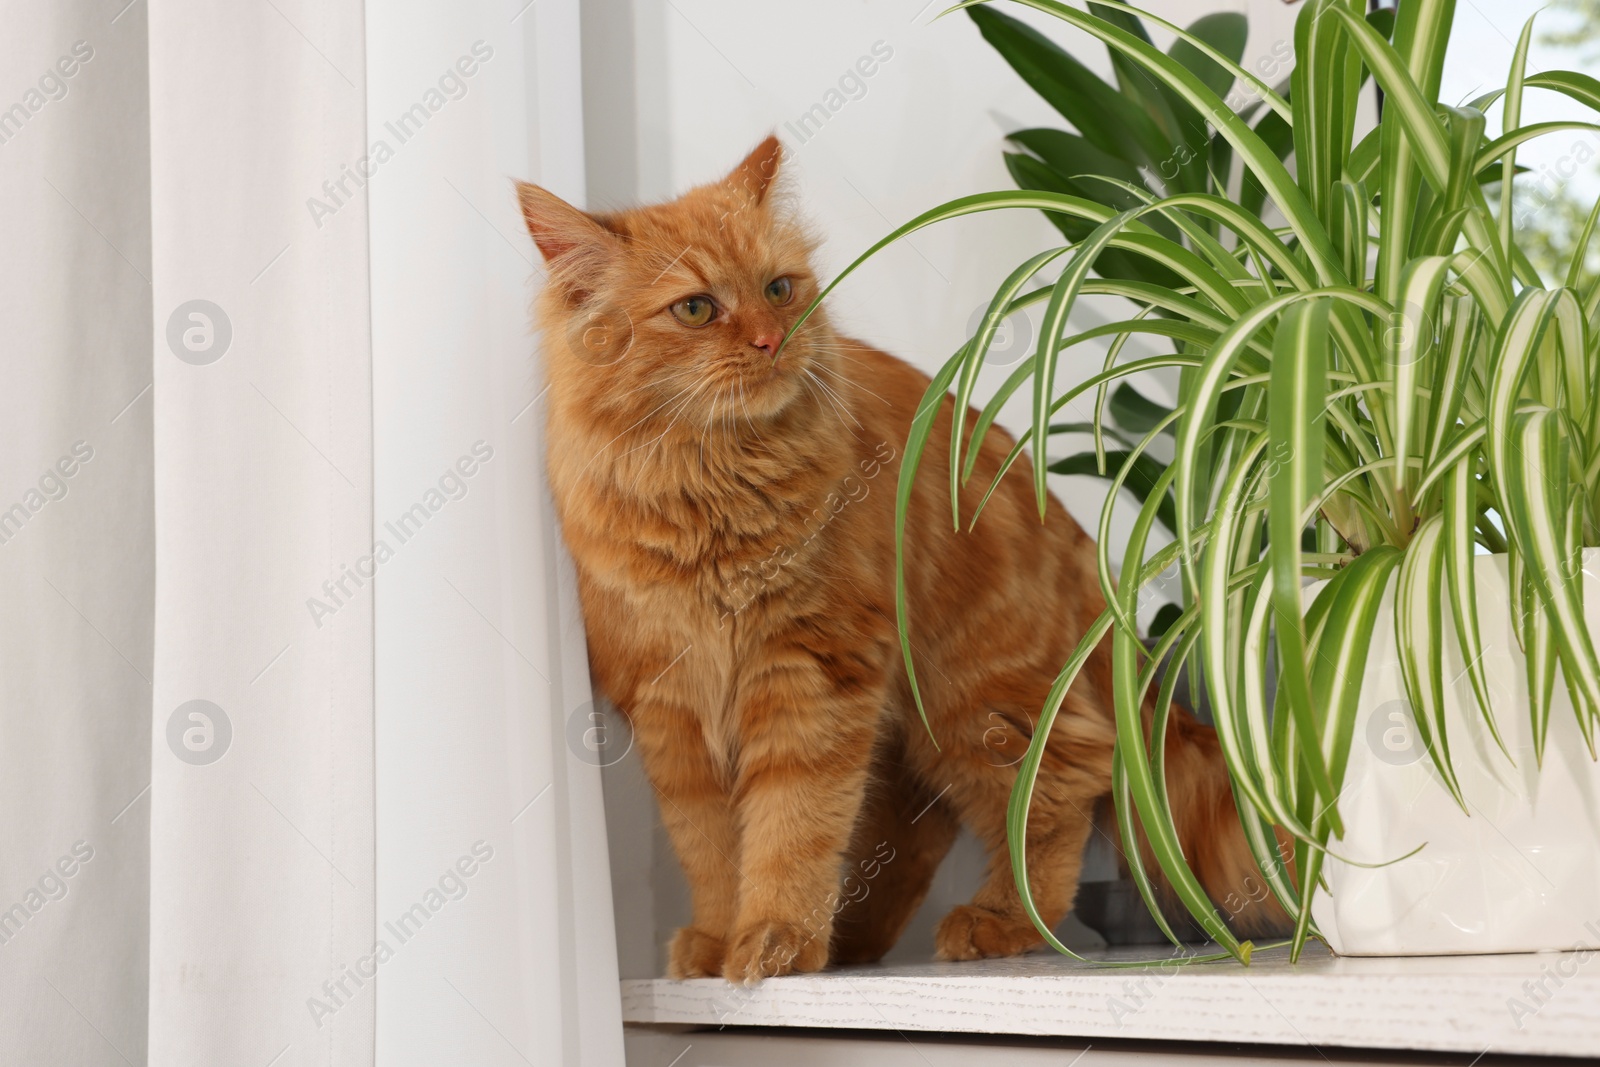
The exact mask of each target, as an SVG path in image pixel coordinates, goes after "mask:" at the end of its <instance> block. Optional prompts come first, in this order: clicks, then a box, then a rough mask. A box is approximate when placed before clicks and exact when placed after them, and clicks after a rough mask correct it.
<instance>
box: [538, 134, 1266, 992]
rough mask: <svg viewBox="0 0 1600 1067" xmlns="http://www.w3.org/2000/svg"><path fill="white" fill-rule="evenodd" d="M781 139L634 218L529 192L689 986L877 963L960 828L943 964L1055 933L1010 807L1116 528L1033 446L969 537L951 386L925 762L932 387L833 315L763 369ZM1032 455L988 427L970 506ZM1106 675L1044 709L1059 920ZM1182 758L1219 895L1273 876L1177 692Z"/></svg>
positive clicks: (1099, 660) (794, 257) (781, 325)
mask: <svg viewBox="0 0 1600 1067" xmlns="http://www.w3.org/2000/svg"><path fill="white" fill-rule="evenodd" d="M781 155H782V150H781V147H780V145H779V143H778V141H777V139H776V138H771V137H769V138H768V139H767V140H766V141H764V142H762V144H761V145H760V146H758V147H757V148H756V149H755V151H754V152H752V153H751V154H750V155H749V157H748V158H746V159H745V160H744V162H743V163H741V164H740V165H739V167H737V168H736V169H735V170H734V171H733V173H732V174H731V175H729V177H728V178H727V179H725V180H724V181H721V182H718V183H713V184H710V185H706V186H702V187H700V188H697V189H694V190H692V191H690V192H689V193H687V194H685V195H684V196H683V197H682V198H680V199H678V200H676V201H673V202H672V203H669V204H663V205H659V206H654V207H644V208H639V209H636V210H630V211H623V212H617V213H614V214H586V213H584V212H582V211H579V210H578V209H576V208H574V207H572V206H570V205H568V204H567V203H565V202H564V201H562V200H560V199H559V198H558V197H556V196H554V195H553V194H551V193H549V192H547V191H545V190H544V189H541V188H539V187H538V186H534V185H528V184H520V183H519V185H518V194H519V199H520V201H521V205H522V210H523V214H524V216H525V219H526V221H527V225H528V230H529V232H530V233H531V234H532V236H533V239H534V241H535V242H536V243H537V245H538V247H539V249H540V251H541V252H542V253H543V254H544V257H545V260H546V261H547V263H548V265H549V268H550V270H549V281H548V284H546V285H545V287H544V290H543V293H542V295H541V296H540V298H539V301H538V306H537V319H538V323H539V325H540V327H541V330H542V334H543V338H544V346H543V358H544V368H545V374H546V376H547V379H548V382H549V400H548V402H549V420H548V448H549V456H548V464H549V477H550V484H551V488H552V490H553V492H554V496H555V502H556V506H557V508H558V511H559V514H560V518H561V525H562V530H563V534H564V536H565V539H566V542H567V545H568V547H569V548H570V550H571V552H572V556H573V559H574V560H575V562H576V564H577V573H578V583H579V590H580V594H581V597H582V603H583V611H584V618H585V625H586V628H587V631H588V643H589V658H590V666H591V672H592V674H593V679H594V684H595V685H596V687H597V688H598V689H599V691H600V692H601V693H603V694H604V695H605V696H606V697H607V698H609V699H610V700H611V701H612V702H613V703H615V704H616V705H617V706H618V707H619V708H621V709H622V710H623V711H624V712H625V713H626V714H627V715H628V716H629V717H630V718H631V720H632V724H633V729H634V734H635V738H636V743H637V745H638V747H639V751H640V753H641V755H642V756H643V759H644V766H645V770H646V772H647V774H648V775H649V778H650V781H651V783H652V785H653V787H654V789H655V792H656V795H657V797H658V799H659V802H660V808H661V817H662V819H663V821H664V822H665V824H666V828H667V830H668V832H669V834H670V835H671V838H672V842H673V845H674V847H675V849H676V851H677V854H678V858H679V860H680V861H681V863H682V865H683V870H684V873H685V875H686V876H687V878H688V882H689V887H690V890H691V893H692V897H693V908H694V918H693V925H691V926H687V927H684V928H683V929H680V930H679V931H678V932H677V934H676V935H675V936H674V937H673V939H672V942H671V944H670V946H669V950H668V951H669V971H670V974H671V975H672V976H673V977H675V978H692V977H703V976H714V975H722V976H724V977H726V978H727V979H728V980H730V981H733V982H739V983H750V982H754V981H759V980H760V979H762V978H763V977H767V976H772V975H781V974H788V973H790V972H804V971H816V970H818V969H820V968H822V967H824V966H826V965H827V964H828V963H829V962H830V961H834V962H864V961H870V960H876V959H878V958H879V957H881V956H882V955H883V954H884V952H886V951H887V950H888V949H889V948H890V946H892V945H893V944H894V942H895V940H896V938H898V937H899V935H900V932H901V930H902V929H903V928H904V926H905V924H906V923H907V921H908V920H909V919H910V917H911V915H912V914H913V913H914V912H915V911H916V910H917V907H918V905H919V904H920V903H921V901H922V899H923V897H924V895H925V894H926V893H927V890H928V885H929V882H930V881H931V879H932V877H933V874H934V871H935V869H936V868H937V867H938V865H939V862H940V860H941V859H942V858H943V857H944V855H945V853H946V851H947V850H948V849H949V847H950V843H951V841H952V840H953V839H954V837H955V835H956V831H957V828H958V827H959V826H962V825H965V826H967V827H969V828H970V829H971V830H972V831H973V832H974V833H975V834H976V835H977V836H978V837H979V838H980V839H981V840H982V841H983V842H984V844H985V845H986V846H987V848H988V850H989V854H990V862H989V872H988V878H987V881H986V882H985V883H984V885H983V887H982V888H981V889H980V890H979V891H978V893H977V895H976V896H975V897H974V898H973V900H972V902H971V903H970V904H965V905H962V906H960V907H958V908H956V909H955V910H954V911H952V912H951V913H950V914H949V915H948V916H946V917H945V918H944V920H943V921H942V922H940V923H939V926H938V930H937V934H936V943H937V948H938V954H939V956H940V957H941V958H945V959H953V960H970V959H977V958H981V957H986V956H1006V955H1012V954H1014V953H1018V952H1021V951H1023V950H1025V949H1028V948H1030V947H1032V946H1035V945H1038V944H1040V943H1041V941H1042V939H1041V938H1040V936H1039V934H1038V931H1037V930H1035V929H1034V926H1033V924H1032V922H1030V921H1029V919H1028V917H1027V915H1026V914H1025V913H1024V912H1023V909H1022V905H1021V902H1020V899H1019V897H1018V894H1017V890H1016V886H1015V884H1014V882H1013V879H1012V873H1011V863H1010V860H1009V858H1008V854H1007V848H1006V827H1005V821H1006V820H1005V816H1006V803H1007V799H1008V797H1009V795H1010V792H1011V784H1012V780H1013V778H1014V777H1015V766H1014V765H1015V763H1016V762H1017V760H1018V759H1019V758H1020V757H1021V755H1022V753H1023V751H1024V750H1025V749H1026V746H1027V744H1028V740H1029V737H1030V735H1031V729H1032V723H1033V721H1034V719H1035V717H1036V716H1037V714H1038V711H1039V709H1040V708H1041V707H1042V705H1043V703H1044V699H1045V694H1046V692H1047V691H1048V689H1049V688H1050V684H1051V681H1052V679H1053V678H1054V676H1055V674H1056V672H1057V671H1058V670H1059V669H1060V666H1061V664H1062V663H1063V662H1064V661H1065V660H1066V658H1067V656H1068V655H1069V654H1070V652H1071V650H1072V648H1073V646H1074V644H1075V643H1076V642H1077V640H1078V638H1079V636H1080V635H1081V634H1082V633H1083V632H1084V631H1085V629H1086V628H1087V627H1088V626H1089V625H1090V624H1091V622H1092V621H1093V620H1094V618H1095V617H1096V616H1097V615H1098V614H1099V613H1100V611H1101V610H1102V608H1103V607H1104V602H1103V600H1102V598H1101V594H1100V586H1099V582H1098V579H1097V577H1096V568H1095V557H1094V546H1093V543H1092V542H1091V541H1090V539H1089V538H1088V536H1087V535H1086V534H1085V533H1084V532H1083V531H1082V530H1081V529H1080V528H1079V527H1078V525H1077V523H1075V522H1074V521H1073V520H1072V518H1071V517H1070V516H1069V515H1068V514H1067V512H1066V511H1065V510H1064V509H1063V508H1062V507H1061V505H1060V504H1059V503H1058V502H1057V501H1055V500H1054V499H1051V501H1050V504H1049V513H1048V515H1047V516H1046V521H1045V522H1044V523H1042V524H1041V523H1040V521H1039V517H1038V514H1037V511H1036V508H1035V504H1034V500H1033V495H1032V488H1031V484H1032V483H1031V473H1030V470H1029V467H1028V461H1027V460H1026V459H1022V460H1020V461H1019V462H1018V464H1017V469H1015V470H1013V471H1012V472H1011V474H1010V475H1009V477H1008V478H1007V480H1006V482H1005V483H1004V484H1002V485H1001V487H1000V489H999V490H998V491H997V492H996V493H995V495H994V497H993V499H991V500H990V502H989V504H988V506H987V509H986V511H985V513H984V515H983V518H982V521H980V522H979V523H978V525H977V529H976V531H975V532H972V533H956V532H953V531H952V529H951V520H950V503H949V499H948V495H947V494H948V491H949V490H948V486H949V475H948V465H947V464H948V456H949V427H950V411H951V410H952V409H953V402H952V401H951V400H950V399H949V398H948V397H947V398H946V400H945V410H944V411H943V412H941V414H940V421H939V422H938V423H937V424H936V428H935V430H934V432H933V436H932V438H931V440H930V442H929V445H928V449H927V453H926V456H925V458H924V460H923V470H922V471H921V472H920V476H919V478H918V481H917V488H916V494H915V496H914V497H913V499H912V502H911V510H910V517H909V522H908V524H907V531H908V534H907V546H908V547H907V564H906V565H907V583H908V590H909V597H910V613H911V626H912V630H911V636H912V641H913V644H914V654H915V657H916V662H917V673H918V679H919V682H920V684H921V687H922V693H923V700H924V702H925V704H926V707H927V712H928V718H929V723H930V724H931V726H932V730H933V735H934V737H935V738H937V740H938V747H937V748H936V747H935V745H934V741H933V739H931V738H930V737H929V735H928V731H927V730H926V729H924V727H923V725H922V723H921V721H920V720H919V718H918V716H917V712H916V709H915V706H914V704H913V702H912V699H911V694H910V687H909V684H908V682H907V680H906V676H905V668H904V664H903V661H902V658H901V654H900V648H899V643H898V639H897V636H896V628H895V610H894V499H895V484H896V481H897V479H898V477H899V461H900V452H901V450H902V449H903V447H904V443H905V440H906V434H907V430H908V428H909V426H910V422H911V418H912V415H913V413H914V411H915V409H916V406H917V404H918V402H919V401H920V399H921V397H922V394H923V390H924V389H925V388H926V387H927V384H928V378H927V376H926V375H924V374H923V373H922V372H921V371H918V370H916V369H914V368H913V367H911V366H909V365H908V364H906V363H903V362H901V361H900V360H898V359H896V358H894V357H893V356H890V355H887V354H886V353H883V352H880V351H878V350H876V349H874V348H872V347H871V346H869V345H867V344H864V343H862V342H860V341H854V340H851V339H849V338H847V337H843V336H841V335H839V334H837V333H835V332H834V330H833V328H832V326H830V325H829V322H828V318H827V315H826V314H825V311H823V310H819V312H818V313H817V314H815V315H813V316H812V317H811V318H810V319H809V320H807V322H806V324H805V326H804V327H803V328H802V329H801V331H800V332H799V333H798V334H797V335H796V336H795V337H793V338H792V339H791V340H790V341H789V343H788V344H787V345H786V346H784V347H783V350H782V352H781V354H778V358H777V359H776V360H775V359H774V355H775V354H777V353H778V349H779V345H780V342H781V341H782V340H783V338H784V336H785V334H786V333H787V331H788V330H789V328H790V326H791V325H792V324H793V323H794V321H795V320H796V319H797V318H798V317H799V314H800V312H801V311H802V310H803V309H804V308H805V307H806V306H807V305H808V304H809V303H810V302H811V301H812V299H813V298H814V297H815V296H816V294H817V291H818V284H817V278H816V276H815V274H814V273H813V271H812V268H811V264H810V260H811V253H812V248H813V241H812V240H811V238H809V237H808V236H807V235H806V233H805V232H804V230H803V229H802V228H801V227H800V226H799V225H798V224H797V223H796V221H795V219H794V218H793V217H792V215H790V214H789V213H787V212H785V211H784V210H782V209H781V207H780V206H779V204H778V202H777V201H778V198H777V197H776V196H774V195H773V184H774V179H775V178H776V176H777V173H778V168H779V162H780V159H781ZM969 425H971V424H970V422H969ZM1011 444H1012V439H1011V438H1009V437H1008V436H1006V435H1005V434H1004V433H1002V432H1001V431H999V430H998V429H994V430H990V431H989V433H988V435H987V437H986V438H985V439H984V441H983V442H982V445H981V452H980V458H979V460H978V464H977V476H976V477H975V478H974V479H973V483H972V489H971V492H972V498H971V499H969V500H967V501H966V502H965V506H964V510H965V511H966V513H967V514H971V511H972V508H973V506H974V505H975V504H976V502H977V496H978V494H980V493H981V491H982V487H985V486H987V485H988V484H989V481H990V479H992V477H993V476H994V473H995V471H996V470H997V469H998V466H999V464H1000V462H1001V461H1002V459H1003V458H1004V457H1005V455H1006V454H1007V451H1008V450H1009V448H1010V446H1011ZM1110 691H1111V669H1110V645H1109V643H1107V644H1105V645H1102V646H1101V648H1100V649H1099V650H1098V652H1097V653H1096V656H1095V658H1094V659H1093V660H1092V661H1091V662H1090V664H1089V665H1088V666H1087V668H1086V669H1085V670H1084V672H1083V674H1082V676H1081V677H1080V678H1079V680H1078V682H1077V683H1076V685H1075V686H1074V687H1073V689H1072V691H1071V693H1070V694H1069V695H1068V697H1067V700H1066V704H1065V706H1064V707H1063V709H1062V712H1061V715H1060V716H1059V718H1058V719H1057V721H1056V726H1055V729H1054V731H1053V736H1052V737H1051V740H1050V747H1049V749H1048V753H1047V756H1046V758H1045V765H1044V769H1043V773H1042V775H1041V777H1040V781H1039V785H1038V790H1037V793H1036V796H1035V799H1034V804H1033V814H1032V822H1031V825H1030V826H1029V828H1028V847H1029V856H1030V877H1031V879H1032V882H1033V885H1032V889H1033V897H1034V900H1035V902H1036V904H1037V907H1038V908H1039V910H1040V912H1041V914H1042V915H1043V916H1044V917H1045V919H1047V920H1048V921H1049V922H1050V923H1052V924H1054V923H1056V922H1058V921H1059V920H1060V919H1061V918H1062V917H1063V916H1064V915H1065V914H1066V913H1067V911H1068V909H1069V908H1070V907H1071V906H1072V902H1073V897H1074V895H1075V893H1076V891H1077V883H1078V871H1079V865H1080V860H1081V856H1082V853H1083V848H1084V844H1085V841H1086V840H1087V838H1088V836H1089V835H1090V834H1091V833H1093V832H1095V822H1094V814H1095V810H1096V806H1097V803H1098V802H1099V801H1100V800H1101V799H1102V798H1104V797H1105V796H1106V795H1107V794H1108V792H1109V790H1110V781H1111V748H1112V743H1113V741H1114V739H1115V732H1116V731H1115V726H1114V724H1113V721H1112V711H1111V700H1110ZM1167 773H1168V777H1169V783H1170V785H1169V789H1170V791H1171V795H1172V796H1173V798H1174V803H1175V804H1181V807H1182V810H1181V811H1180V812H1179V815H1178V819H1179V829H1180V831H1181V832H1182V834H1183V840H1184V841H1185V843H1186V850H1187V853H1188V855H1189V858H1190V861H1191V863H1192V864H1193V865H1194V866H1195V868H1196V870H1197V872H1198V873H1199V874H1200V876H1201V878H1202V880H1203V881H1204V883H1205V884H1206V886H1207V888H1208V890H1209V891H1210V892H1211V893H1212V895H1213V896H1214V897H1216V898H1217V899H1222V897H1223V895H1225V894H1227V893H1229V892H1230V891H1233V890H1236V889H1237V888H1238V887H1240V885H1241V884H1249V882H1248V878H1247V876H1252V875H1253V876H1254V877H1255V878H1256V879H1258V880H1259V878H1260V876H1259V874H1257V873H1256V867H1255V864H1254V862H1253V861H1252V859H1251V858H1250V855H1249V852H1248V849H1247V848H1246V847H1245V844H1244V840H1243V834H1242V833H1241V831H1240V829H1239V825H1238V821H1237V815H1236V814H1235V809H1234V801H1233V795H1232V792H1231V790H1230V788H1229V785H1228V781H1227V777H1226V774H1225V772H1224V768H1223V764H1222V759H1221V757H1220V754H1219V751H1218V748H1217V743H1216V739H1215V737H1214V735H1213V734H1212V732H1211V731H1210V730H1209V729H1207V728H1205V727H1204V726H1202V725H1200V724H1199V723H1197V722H1196V721H1195V720H1194V719H1193V718H1191V717H1190V716H1189V715H1188V714H1187V713H1186V712H1182V711H1181V709H1174V719H1173V722H1172V725H1171V728H1170V739H1169V753H1168V757H1167ZM1256 884H1260V883H1259V881H1258V882H1257V883H1256ZM1252 897H1254V894H1252ZM1265 907H1266V908H1275V905H1271V904H1268V905H1265ZM1249 918H1250V917H1249V916H1247V920H1248V919H1249Z"/></svg>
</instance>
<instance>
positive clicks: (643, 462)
mask: <svg viewBox="0 0 1600 1067" xmlns="http://www.w3.org/2000/svg"><path fill="white" fill-rule="evenodd" d="M711 385H712V381H711V379H710V378H707V379H705V380H703V381H702V382H701V383H700V384H699V385H698V386H696V387H695V389H694V391H693V392H692V393H690V394H689V395H688V396H687V397H685V398H684V401H683V403H681V404H679V405H678V406H677V408H676V410H674V411H673V413H672V418H671V419H670V420H668V422H667V427H666V429H664V430H662V431H661V433H660V434H659V435H658V436H656V437H655V438H654V439H653V440H651V441H648V442H646V443H645V444H641V445H637V446H635V447H634V448H630V449H629V450H628V451H627V452H625V453H623V455H624V456H627V455H632V454H633V453H634V452H637V451H638V450H639V449H640V448H644V449H646V452H645V454H644V455H643V456H641V457H640V458H639V459H638V460H637V461H636V463H637V467H638V469H637V470H636V471H635V472H634V476H633V489H634V491H635V492H637V491H638V489H639V481H640V479H641V478H643V477H644V473H645V471H646V470H648V469H649V467H650V464H649V460H650V453H651V452H654V451H655V450H656V449H658V448H660V447H661V444H662V442H663V441H665V440H666V438H667V434H669V433H671V432H672V427H673V426H675V425H676V424H677V422H678V419H679V418H681V417H682V416H683V414H684V412H686V411H688V410H689V408H690V406H691V405H693V403H694V401H695V400H696V398H698V397H699V395H700V394H701V393H702V392H704V391H705V390H706V389H707V388H709V387H710V386H711ZM664 454H665V452H664V451H663V455H664Z"/></svg>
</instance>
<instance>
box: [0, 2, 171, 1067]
mask: <svg viewBox="0 0 1600 1067" xmlns="http://www.w3.org/2000/svg"><path fill="white" fill-rule="evenodd" d="M118 6H119V7H120V5H118ZM3 9H4V10H3V13H4V16H5V17H4V25H5V32H4V33H3V34H0V70H3V71H5V72H6V77H5V79H4V80H3V83H0V249H3V250H4V254H0V604H3V605H4V609H3V610H0V759H3V760H4V773H0V812H3V813H4V817H3V820H0V827H3V828H0V1062H5V1063H16V1064H53V1063H63V1064H67V1063H70V1064H83V1065H93V1067H99V1065H102V1064H106V1065H109V1064H122V1063H123V1062H124V1060H125V1059H126V1060H131V1061H133V1062H142V1060H143V1057H144V1047H145V1039H146V998H145V972H146V967H147V951H148V914H149V888H148V887H149V827H150V795H149V788H148V787H149V784H150V706H151V704H150V699H151V698H150V678H151V674H152V668H151V640H152V627H153V615H152V598H153V595H154V591H153V590H154V587H153V581H152V576H151V567H150V561H151V558H152V554H153V551H154V545H153V538H154V529H153V524H152V499H151V462H152V459H151V444H150V417H151V399H150V388H149V386H150V341H149V338H150V315H151V311H150V307H151V305H150V285H149V277H150V184H149V142H148V137H147V130H148V96H147V93H146V82H145V73H146V43H145V23H144V13H143V11H142V9H135V10H133V11H129V12H126V13H125V14H124V15H123V17H121V18H119V19H114V18H113V16H115V15H116V13H117V11H116V8H109V9H108V8H107V6H106V5H104V4H92V3H84V2H76V3H72V2H65V3H51V4H29V3H5V4H4V5H3Z"/></svg>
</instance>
